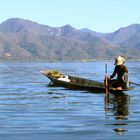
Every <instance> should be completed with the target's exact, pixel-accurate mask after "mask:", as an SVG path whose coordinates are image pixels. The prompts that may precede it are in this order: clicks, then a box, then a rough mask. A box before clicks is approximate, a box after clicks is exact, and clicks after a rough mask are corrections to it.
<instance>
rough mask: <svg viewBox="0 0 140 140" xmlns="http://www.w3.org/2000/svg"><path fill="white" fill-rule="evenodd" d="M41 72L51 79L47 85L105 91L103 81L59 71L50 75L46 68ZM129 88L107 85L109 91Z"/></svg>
mask: <svg viewBox="0 0 140 140" xmlns="http://www.w3.org/2000/svg"><path fill="white" fill-rule="evenodd" d="M41 73H42V74H43V75H45V76H46V77H48V78H49V79H50V80H51V82H50V83H49V85H54V86H62V87H67V88H70V89H80V90H83V89H84V90H90V91H93V92H104V93H105V91H106V88H105V85H104V82H98V81H95V80H89V79H85V78H80V77H75V76H71V75H68V76H65V75H64V74H61V73H59V74H58V75H57V74H56V75H57V76H52V75H50V74H49V72H48V70H44V71H41ZM129 90H132V88H128V89H123V90H116V89H114V88H113V87H109V91H110V92H123V91H129Z"/></svg>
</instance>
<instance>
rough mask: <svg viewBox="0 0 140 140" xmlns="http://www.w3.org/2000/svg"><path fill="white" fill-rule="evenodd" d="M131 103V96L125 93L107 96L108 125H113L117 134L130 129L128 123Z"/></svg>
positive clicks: (106, 112)
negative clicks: (127, 127)
mask: <svg viewBox="0 0 140 140" xmlns="http://www.w3.org/2000/svg"><path fill="white" fill-rule="evenodd" d="M129 103H130V97H129V96H128V95H126V94H124V93H121V94H107V95H106V96H105V115H106V121H107V123H106V125H111V126H113V130H114V131H115V132H116V134H117V135H123V134H124V132H126V131H128V130H127V129H126V125H128V123H127V120H128V114H129ZM116 126H117V128H116Z"/></svg>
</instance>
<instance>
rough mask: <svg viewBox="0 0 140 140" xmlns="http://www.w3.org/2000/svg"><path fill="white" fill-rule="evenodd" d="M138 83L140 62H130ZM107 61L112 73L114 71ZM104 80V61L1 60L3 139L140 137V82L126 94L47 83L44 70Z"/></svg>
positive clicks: (127, 139) (129, 139) (126, 139)
mask: <svg viewBox="0 0 140 140" xmlns="http://www.w3.org/2000/svg"><path fill="white" fill-rule="evenodd" d="M126 65H127V67H128V69H129V74H130V79H131V81H133V82H136V83H140V74H139V72H140V62H127V63H126ZM113 68H114V65H113V62H108V73H109V74H111V73H112V71H113ZM44 69H57V70H59V71H61V72H63V73H65V74H68V75H74V76H79V77H83V78H88V79H94V80H98V81H103V79H104V75H105V62H104V61H98V62H86V63H83V62H55V63H48V62H45V61H44V62H42V61H41V62H0V139H1V140H39V139H40V140H72V139H78V140H93V139H95V140H106V139H107V140H117V139H120V138H121V139H123V140H132V139H135V140H136V139H139V137H140V86H136V85H134V90H132V91H128V92H125V93H123V94H110V97H109V99H108V100H109V101H108V100H106V97H105V94H103V93H94V92H93V93H91V92H88V91H80V90H69V89H65V88H63V87H48V86H47V85H48V84H49V82H50V81H49V79H48V78H47V77H45V76H43V75H42V74H41V73H40V71H41V70H44Z"/></svg>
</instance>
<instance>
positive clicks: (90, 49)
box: [0, 18, 140, 60]
mask: <svg viewBox="0 0 140 140" xmlns="http://www.w3.org/2000/svg"><path fill="white" fill-rule="evenodd" d="M139 54H140V24H132V25H130V26H127V27H123V28H120V29H118V30H117V31H115V32H112V33H99V32H96V31H92V30H90V29H86V28H85V29H80V30H79V29H76V28H74V27H72V26H71V25H65V26H62V27H50V26H48V25H42V24H38V23H36V22H33V21H29V20H25V19H20V18H10V19H8V20H6V21H4V22H3V23H1V24H0V59H1V60H3V59H12V60H16V59H45V60H81V59H112V58H114V57H115V56H117V55H124V56H126V57H127V58H128V59H140V55H139Z"/></svg>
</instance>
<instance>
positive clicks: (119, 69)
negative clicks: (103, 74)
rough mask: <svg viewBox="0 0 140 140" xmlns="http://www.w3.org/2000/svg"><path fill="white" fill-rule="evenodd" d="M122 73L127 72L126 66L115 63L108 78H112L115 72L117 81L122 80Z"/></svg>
mask: <svg viewBox="0 0 140 140" xmlns="http://www.w3.org/2000/svg"><path fill="white" fill-rule="evenodd" d="M124 73H128V69H127V67H126V66H124V65H117V66H116V67H115V69H114V72H113V74H112V75H111V76H110V78H111V79H112V78H113V77H114V76H115V75H116V74H117V79H118V80H119V81H122V76H123V75H124Z"/></svg>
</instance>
